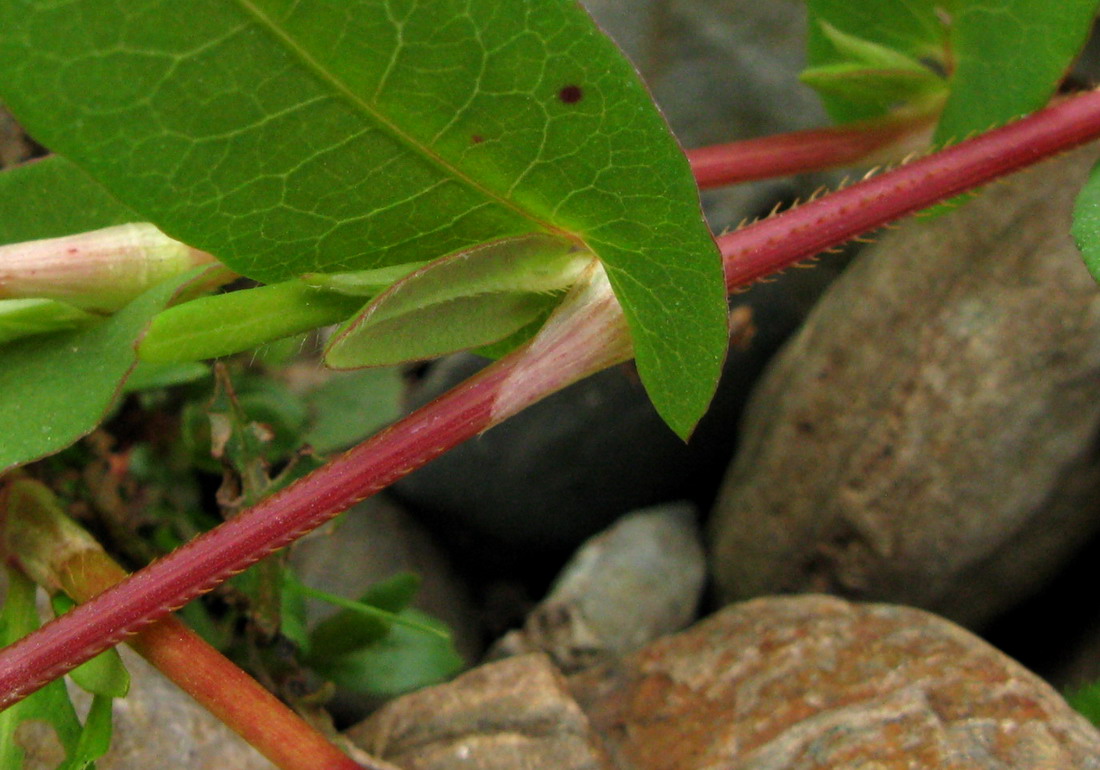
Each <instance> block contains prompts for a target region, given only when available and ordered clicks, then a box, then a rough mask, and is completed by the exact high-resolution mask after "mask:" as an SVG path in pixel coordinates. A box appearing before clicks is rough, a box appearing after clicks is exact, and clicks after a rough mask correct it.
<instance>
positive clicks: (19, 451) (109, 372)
mask: <svg viewBox="0 0 1100 770" xmlns="http://www.w3.org/2000/svg"><path fill="white" fill-rule="evenodd" d="M206 269H208V268H197V269H196V270H193V271H191V272H189V273H186V274H184V275H183V276H180V277H178V278H175V279H171V280H168V281H165V282H164V283H161V284H159V285H157V286H154V287H153V288H152V289H149V290H148V291H146V292H145V293H144V294H142V295H141V296H140V297H138V298H137V299H135V300H134V301H133V302H131V303H130V304H129V305H127V306H126V307H124V308H123V309H122V310H120V311H119V312H118V313H116V314H114V315H113V316H111V317H110V318H107V319H106V320H104V321H100V322H99V323H97V324H95V325H93V326H90V327H87V328H83V329H80V330H77V331H71V332H58V333H56V334H50V335H45V336H41V337H28V338H26V339H23V340H18V341H16V342H13V343H10V344H7V345H4V346H3V347H0V472H3V471H4V470H6V469H8V468H10V467H12V466H15V465H21V464H23V463H27V462H30V461H31V460H36V459H38V458H40V457H44V456H46V455H49V454H52V453H54V452H58V451H60V450H62V449H64V448H65V447H67V446H69V445H70V444H72V443H73V442H74V441H76V440H77V439H79V438H80V437H81V436H83V435H85V434H86V433H88V432H89V431H91V430H92V429H94V428H95V426H96V425H97V424H98V423H99V421H100V420H102V419H103V417H104V415H105V414H106V413H107V411H108V410H109V409H110V408H111V406H112V405H113V404H114V402H115V399H116V398H117V396H118V394H119V393H120V391H121V388H122V384H123V381H124V380H125V379H126V376H127V375H128V374H129V372H130V370H131V369H132V368H133V366H134V364H135V362H136V360H137V353H136V352H135V346H136V344H137V340H138V339H139V338H140V337H141V334H142V332H143V331H144V330H145V328H146V326H147V325H148V324H149V321H150V319H152V317H153V316H154V315H155V314H156V313H158V312H159V311H160V310H162V309H163V308H164V306H165V305H166V304H167V303H168V302H169V301H170V300H171V299H172V297H173V296H174V295H175V293H176V291H177V289H179V288H180V286H182V285H184V284H186V283H188V282H189V280H190V279H192V278H194V277H195V276H196V275H199V274H201V273H202V272H204V271H205V270H206Z"/></svg>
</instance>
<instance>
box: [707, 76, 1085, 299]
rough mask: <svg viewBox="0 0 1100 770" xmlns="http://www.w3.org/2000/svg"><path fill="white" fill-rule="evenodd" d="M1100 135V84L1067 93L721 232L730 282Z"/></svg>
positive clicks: (767, 272)
mask: <svg viewBox="0 0 1100 770" xmlns="http://www.w3.org/2000/svg"><path fill="white" fill-rule="evenodd" d="M1098 136H1100V91H1090V92H1089V93H1087V94H1083V95H1081V96H1077V97H1074V98H1071V99H1066V100H1065V101H1062V102H1060V103H1058V104H1055V105H1054V106H1052V107H1048V108H1047V109H1045V110H1042V111H1041V112H1037V113H1034V114H1033V115H1030V116H1028V117H1026V118H1021V119H1020V120H1017V121H1015V122H1013V123H1009V124H1008V125H1006V126H1003V127H1001V128H998V129H995V130H993V131H990V132H988V133H985V134H981V135H980V136H976V137H974V138H973V139H970V140H968V141H965V142H962V143H961V144H957V145H955V146H954V147H949V148H948V149H946V150H943V151H941V152H937V153H935V154H934V155H929V156H928V157H925V158H921V159H920V160H916V161H913V162H912V163H910V164H908V165H905V166H902V167H900V168H897V169H894V170H893V171H890V172H888V173H884V174H882V175H881V176H877V177H872V178H871V179H867V180H864V181H863V182H860V183H859V184H855V185H852V186H851V187H849V188H847V189H844V190H839V191H837V192H835V193H832V194H830V195H827V196H825V197H822V198H819V199H817V200H815V201H811V202H809V203H806V204H803V205H801V206H798V207H797V208H794V209H791V210H790V211H785V212H783V213H782V214H779V215H778V216H774V217H771V218H769V219H764V220H761V221H759V222H756V223H754V224H752V225H749V226H748V227H745V228H743V229H741V230H737V231H735V232H732V233H728V234H726V235H723V236H721V237H719V238H718V245H719V248H720V249H721V250H722V257H723V259H724V260H725V264H726V287H727V289H729V290H731V291H732V290H733V289H736V288H738V287H740V286H745V285H746V284H749V283H752V282H753V281H755V280H756V279H757V278H761V277H763V276H765V275H770V274H771V273H774V272H776V271H778V270H782V269H783V268H785V267H790V266H791V265H793V264H795V263H797V262H799V261H800V260H803V259H806V258H807V257H812V256H814V255H815V254H819V253H821V252H822V251H824V250H825V249H828V248H831V247H833V246H838V245H840V244H842V243H845V242H847V241H849V240H851V239H852V238H855V237H856V236H858V235H861V234H863V233H866V232H868V231H870V230H874V229H876V228H878V227H882V226H883V225H885V224H888V223H890V222H892V221H894V220H896V219H899V218H900V217H903V216H906V215H907V214H912V213H915V212H917V211H920V210H921V209H924V208H927V207H928V206H930V205H932V204H934V203H936V202H938V201H941V200H944V199H946V198H950V197H952V196H954V195H957V194H959V193H961V192H964V191H966V190H970V189H973V188H974V187H977V186H978V185H981V184H984V183H986V182H988V181H990V180H992V179H996V178H997V177H1000V176H1004V175H1006V174H1010V173H1012V172H1013V171H1017V170H1019V169H1021V168H1023V167H1025V166H1029V165H1031V164H1033V163H1035V162H1037V161H1039V160H1042V159H1044V158H1049V157H1051V156H1052V155H1056V154H1058V153H1060V152H1064V151H1066V150H1069V149H1072V148H1074V147H1076V146H1078V145H1081V144H1084V143H1085V142H1089V141H1092V140H1094V139H1096V138H1097V137H1098Z"/></svg>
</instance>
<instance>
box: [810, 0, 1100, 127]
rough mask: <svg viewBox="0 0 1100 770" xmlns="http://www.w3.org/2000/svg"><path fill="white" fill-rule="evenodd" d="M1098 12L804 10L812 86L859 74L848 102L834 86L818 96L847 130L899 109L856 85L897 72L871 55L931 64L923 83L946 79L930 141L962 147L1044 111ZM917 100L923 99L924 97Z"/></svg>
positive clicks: (919, 1) (978, 1) (837, 5)
mask: <svg viewBox="0 0 1100 770" xmlns="http://www.w3.org/2000/svg"><path fill="white" fill-rule="evenodd" d="M1097 5H1098V3H1097V0H1059V2H1050V1H1049V0H902V1H900V2H888V3H884V2H881V1H880V0H808V6H809V11H810V15H809V19H810V37H809V64H810V68H811V69H810V73H811V80H813V78H814V77H815V76H816V77H817V79H818V80H819V81H820V80H821V77H820V76H819V75H817V73H824V74H826V75H829V74H833V73H836V72H837V70H838V69H842V68H847V69H848V70H854V71H856V73H858V75H859V76H860V77H858V78H857V77H851V76H850V77H849V81H850V82H851V83H852V84H853V87H851V88H849V89H848V90H847V92H846V93H845V92H841V91H840V90H839V88H838V80H839V79H838V78H837V77H835V76H834V77H832V78H831V79H828V80H826V81H825V84H826V86H827V88H822V89H820V92H821V97H822V100H823V101H824V103H825V106H826V108H827V109H828V110H829V114H830V115H831V116H832V117H833V118H834V119H835V120H837V121H841V122H847V121H852V120H859V119H862V118H872V117H876V116H880V115H884V114H886V113H887V112H889V111H890V110H891V109H894V108H896V107H898V106H899V103H903V102H904V101H905V99H891V98H882V94H881V92H880V93H879V94H874V93H864V92H863V90H861V88H860V86H861V83H862V81H866V80H868V79H870V78H872V77H874V76H877V77H878V79H879V80H882V79H883V78H885V77H886V76H888V75H890V74H891V73H892V72H896V70H897V68H896V66H894V65H889V66H885V65H883V66H880V67H877V68H876V67H875V66H874V63H873V62H870V61H869V57H868V56H867V51H868V50H871V46H880V47H881V48H882V49H884V50H892V51H894V53H895V54H896V55H897V56H904V57H909V58H910V59H912V60H919V61H924V62H928V63H929V64H930V65H931V68H930V69H929V70H928V77H929V78H934V77H935V74H934V72H933V69H938V70H942V72H943V73H944V74H945V75H946V76H947V78H948V81H947V84H946V85H947V92H946V102H945V104H944V107H943V113H942V115H941V118H940V123H939V125H938V126H937V129H936V134H935V138H934V141H935V142H936V143H943V142H946V141H951V140H958V139H962V138H965V137H966V136H968V135H970V134H972V133H975V132H977V131H984V130H986V129H989V128H992V127H993V126H996V125H998V124H1000V123H1004V122H1005V121H1007V120H1010V119H1012V118H1015V117H1018V116H1020V115H1023V114H1025V113H1028V112H1031V111H1033V110H1036V109H1038V108H1039V107H1041V106H1043V104H1044V103H1046V101H1047V100H1048V99H1049V98H1050V96H1051V94H1053V93H1054V90H1055V88H1056V87H1057V85H1058V83H1059V81H1060V80H1061V79H1062V77H1063V76H1064V74H1065V72H1066V69H1067V68H1068V67H1069V65H1070V64H1071V63H1072V61H1073V59H1074V58H1075V57H1076V56H1077V54H1078V53H1079V52H1080V50H1081V47H1082V46H1083V45H1084V42H1085V40H1086V38H1087V37H1088V33H1089V31H1090V30H1091V28H1092V20H1093V17H1094V16H1095V14H1096V8H1097ZM831 29H835V30H838V31H839V32H840V34H841V36H843V37H838V35H836V34H835V33H831V32H830V30H831ZM849 39H852V40H858V41H861V42H862V43H863V46H862V48H860V47H857V46H854V45H846V44H845V42H844V41H845V40H849ZM882 61H883V62H885V61H887V57H882ZM848 74H849V75H851V74H852V73H848ZM840 83H841V85H843V81H840ZM914 93H915V94H916V95H917V96H918V97H921V98H924V97H926V96H927V95H928V93H929V91H928V89H927V88H924V89H915V90H914Z"/></svg>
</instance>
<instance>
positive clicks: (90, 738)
mask: <svg viewBox="0 0 1100 770" xmlns="http://www.w3.org/2000/svg"><path fill="white" fill-rule="evenodd" d="M111 700H112V699H111V698H109V697H107V696H106V695H96V696H94V697H93V698H92V705H91V708H89V709H88V716H87V718H86V719H85V720H84V727H83V729H81V731H80V739H79V740H78V741H77V744H76V749H75V750H74V751H73V756H72V758H71V759H69V760H67V761H66V762H65V763H64V764H63V765H61V766H60V767H59V768H58V770H88V768H92V767H94V765H93V763H94V762H95V761H96V760H97V759H99V758H100V757H102V756H103V755H104V754H106V753H107V750H108V749H110V748H111V733H112V732H113V729H112V724H111V717H112V711H111Z"/></svg>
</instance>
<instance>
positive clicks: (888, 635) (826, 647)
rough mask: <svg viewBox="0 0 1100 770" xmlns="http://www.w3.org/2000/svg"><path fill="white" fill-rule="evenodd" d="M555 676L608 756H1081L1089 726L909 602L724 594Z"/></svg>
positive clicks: (1001, 769)
mask: <svg viewBox="0 0 1100 770" xmlns="http://www.w3.org/2000/svg"><path fill="white" fill-rule="evenodd" d="M570 686H571V688H572V690H573V692H574V694H575V695H576V697H577V700H578V702H579V703H580V704H581V705H582V707H583V708H584V709H585V712H586V713H587V714H588V716H589V718H590V719H591V721H592V724H593V727H594V728H595V730H596V731H597V732H598V733H600V734H601V736H602V738H603V740H604V745H605V747H606V748H607V750H608V751H609V753H610V754H611V756H612V759H613V761H614V763H615V767H617V768H619V769H620V770H719V768H721V770H853V769H855V768H859V769H861V770H872V769H874V770H903V768H904V769H905V770H908V769H909V768H941V769H942V768H949V769H951V770H964V769H965V770H1054V769H1055V768H1058V770H1062V769H1065V770H1069V768H1073V769H1074V770H1092V769H1093V768H1100V732H1098V731H1097V730H1096V729H1095V728H1093V727H1092V726H1091V725H1090V724H1089V723H1088V722H1087V721H1086V720H1085V719H1084V718H1083V717H1081V716H1080V715H1079V714H1077V713H1076V712H1074V711H1073V710H1072V709H1070V707H1069V706H1068V705H1067V704H1066V703H1065V701H1064V700H1062V698H1061V697H1060V696H1059V695H1058V694H1057V693H1056V692H1055V691H1054V690H1053V689H1052V688H1051V687H1050V686H1049V685H1047V684H1046V683H1045V682H1043V681H1042V680H1041V679H1039V678H1038V677H1036V676H1035V675H1034V674H1032V673H1031V672H1029V671H1028V670H1026V669H1024V668H1023V667H1022V666H1020V665H1019V664H1017V663H1015V662H1014V661H1012V660H1010V659H1009V658H1007V657H1006V656H1004V655H1003V654H1001V653H1000V652H998V651H997V650H995V649H993V648H992V647H990V646H989V645H987V644H986V643H985V642H983V641H981V640H980V639H978V638H977V637H975V636H973V635H972V634H970V633H969V632H967V631H965V630H963V629H962V628H960V627H958V626H956V625H954V624H952V623H950V622H948V621H945V620H943V619H941V618H938V617H936V616H934V615H931V614H928V613H926V612H923V611H920V610H914V609H910V608H905V607H898V606H892V605H881V604H867V605H860V604H853V603H849V602H847V601H843V600H840V599H835V598H831V597H824V596H803V597H790V598H769V599H758V600H754V601H749V602H745V603H743V604H738V605H733V606H731V607H728V608H726V609H725V610H723V611H721V612H719V613H718V614H716V615H714V616H712V617H711V618H709V619H708V620H706V621H704V622H702V623H700V624H698V625H696V626H695V627H693V628H691V629H689V630H688V631H685V632H683V633H681V634H677V635H676V636H672V637H668V638H666V639H663V640H660V641H658V642H655V643H654V644H651V645H649V646H648V647H646V648H645V649H644V650H643V651H641V652H639V653H637V654H635V655H632V656H630V657H627V658H625V659H623V660H622V661H621V662H619V663H618V664H617V665H615V666H610V667H606V668H596V669H592V670H589V671H586V672H583V673H580V674H576V675H574V676H573V677H571V678H570Z"/></svg>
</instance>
